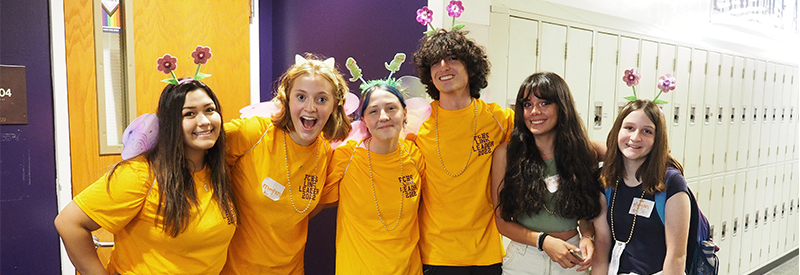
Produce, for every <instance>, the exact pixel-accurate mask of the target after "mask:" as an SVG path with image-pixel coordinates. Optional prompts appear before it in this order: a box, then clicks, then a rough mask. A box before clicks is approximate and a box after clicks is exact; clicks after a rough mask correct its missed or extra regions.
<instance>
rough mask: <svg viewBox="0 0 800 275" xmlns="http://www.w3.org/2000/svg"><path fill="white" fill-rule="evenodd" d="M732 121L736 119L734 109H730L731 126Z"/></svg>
mask: <svg viewBox="0 0 800 275" xmlns="http://www.w3.org/2000/svg"><path fill="white" fill-rule="evenodd" d="M734 119H736V107H731V124H733V120H734Z"/></svg>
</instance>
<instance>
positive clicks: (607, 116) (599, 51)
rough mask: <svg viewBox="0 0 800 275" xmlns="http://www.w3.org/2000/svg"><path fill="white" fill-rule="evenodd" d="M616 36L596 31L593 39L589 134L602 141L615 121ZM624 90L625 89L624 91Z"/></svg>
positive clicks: (617, 76)
mask: <svg viewBox="0 0 800 275" xmlns="http://www.w3.org/2000/svg"><path fill="white" fill-rule="evenodd" d="M618 48H619V36H617V35H614V34H608V33H603V32H598V33H597V35H596V39H595V43H594V62H592V66H593V67H592V91H591V93H590V96H591V101H590V102H589V104H590V110H589V112H590V114H589V116H590V117H591V120H589V121H587V128H588V129H589V138H591V139H592V140H602V141H605V140H606V138H607V137H608V131H609V130H611V126H612V125H613V124H614V116H613V115H614V113H615V112H614V110H613V106H614V102H616V93H615V91H616V87H617V81H621V79H622V73H621V72H618V71H617V49H618ZM623 92H627V91H623Z"/></svg>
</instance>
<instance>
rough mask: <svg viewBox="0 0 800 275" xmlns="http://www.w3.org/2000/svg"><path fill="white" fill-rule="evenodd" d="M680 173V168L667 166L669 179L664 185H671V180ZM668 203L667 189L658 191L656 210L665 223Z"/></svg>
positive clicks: (662, 222)
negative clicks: (665, 209) (665, 211)
mask: <svg viewBox="0 0 800 275" xmlns="http://www.w3.org/2000/svg"><path fill="white" fill-rule="evenodd" d="M677 174H680V171H678V169H674V168H667V179H666V180H664V185H667V186H668V185H669V182H670V180H672V177H674V176H675V175H677ZM666 205H667V191H666V190H664V191H662V192H658V193H656V212H658V217H659V218H660V219H661V224H662V225H664V224H666V223H664V208H666Z"/></svg>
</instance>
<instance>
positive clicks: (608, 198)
mask: <svg viewBox="0 0 800 275" xmlns="http://www.w3.org/2000/svg"><path fill="white" fill-rule="evenodd" d="M611 192H614V190H611V187H608V188H606V207H611Z"/></svg>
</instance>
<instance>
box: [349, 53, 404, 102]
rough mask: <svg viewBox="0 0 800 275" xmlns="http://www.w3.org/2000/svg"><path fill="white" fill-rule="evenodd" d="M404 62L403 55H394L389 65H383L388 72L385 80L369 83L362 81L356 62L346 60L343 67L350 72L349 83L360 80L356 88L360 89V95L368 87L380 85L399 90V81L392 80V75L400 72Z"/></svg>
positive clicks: (375, 80) (351, 58) (350, 59)
mask: <svg viewBox="0 0 800 275" xmlns="http://www.w3.org/2000/svg"><path fill="white" fill-rule="evenodd" d="M404 61H406V54H404V53H397V54H395V55H394V59H392V62H391V63H383V66H384V67H386V69H387V70H389V76H388V77H386V78H382V79H373V80H369V81H366V80H364V78H363V76H362V75H361V68H359V67H358V64H357V63H356V60H355V59H353V57H348V58H347V61H345V67H347V70H349V71H350V75H351V76H353V77H351V78H350V79H348V80H350V82H355V81H356V80H359V79H360V80H361V85H359V86H358V88H360V89H361V93H362V94H363V93H364V92H365V91H366V90H367V89H369V87H372V86H375V85H380V84H386V85H389V86H392V87H395V88H398V90H399V86H400V81H398V80H397V79H394V78H392V75H394V72H396V71H399V70H400V65H402V64H403V62H404Z"/></svg>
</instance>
